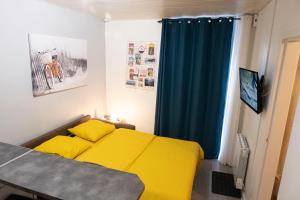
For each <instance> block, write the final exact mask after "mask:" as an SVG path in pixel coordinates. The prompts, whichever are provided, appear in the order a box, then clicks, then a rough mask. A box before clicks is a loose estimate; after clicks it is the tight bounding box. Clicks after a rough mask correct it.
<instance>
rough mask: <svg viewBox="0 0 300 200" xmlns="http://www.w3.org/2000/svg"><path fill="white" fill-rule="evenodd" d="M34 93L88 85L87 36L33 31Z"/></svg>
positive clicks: (32, 71) (31, 56) (35, 94)
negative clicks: (59, 35) (46, 34)
mask: <svg viewBox="0 0 300 200" xmlns="http://www.w3.org/2000/svg"><path fill="white" fill-rule="evenodd" d="M29 46H30V58H31V75H32V89H33V96H41V95H45V94H50V93H54V92H58V91H62V90H66V89H71V88H76V87H80V86H83V85H86V78H87V50H86V49H87V44H86V41H85V40H80V39H71V38H63V37H54V36H44V35H38V34H30V35H29Z"/></svg>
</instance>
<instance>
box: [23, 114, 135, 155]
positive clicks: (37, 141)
mask: <svg viewBox="0 0 300 200" xmlns="http://www.w3.org/2000/svg"><path fill="white" fill-rule="evenodd" d="M89 119H92V118H91V116H90V115H85V116H82V117H79V118H78V119H76V120H74V121H72V122H70V123H67V124H65V125H63V126H61V127H59V128H56V129H54V130H52V131H49V132H47V133H45V134H43V135H41V136H39V137H37V138H34V139H32V140H30V141H28V142H26V143H24V144H22V145H21V146H23V147H27V148H30V149H33V148H35V147H37V146H38V145H40V144H42V143H43V142H46V141H47V140H50V139H51V138H53V137H55V136H57V135H65V136H69V135H71V133H70V132H69V131H68V129H69V128H73V127H75V126H77V125H79V124H82V123H84V122H86V121H88V120H89ZM93 119H95V118H93ZM96 120H99V121H103V122H106V123H109V124H114V125H115V127H116V128H127V129H131V130H135V126H134V125H130V124H126V123H113V122H109V121H105V120H102V119H96Z"/></svg>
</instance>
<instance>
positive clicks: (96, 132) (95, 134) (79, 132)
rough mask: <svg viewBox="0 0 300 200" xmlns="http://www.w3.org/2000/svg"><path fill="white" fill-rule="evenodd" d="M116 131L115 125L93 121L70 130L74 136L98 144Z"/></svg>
mask: <svg viewBox="0 0 300 200" xmlns="http://www.w3.org/2000/svg"><path fill="white" fill-rule="evenodd" d="M114 130H115V126H114V125H112V124H108V123H105V122H102V121H99V120H93V119H91V120H89V121H87V122H84V123H82V124H80V125H78V126H75V127H74V128H70V129H68V131H70V132H71V133H72V134H74V135H76V136H78V137H81V138H83V139H86V140H89V141H92V142H96V141H97V140H99V139H100V138H102V137H103V136H105V135H107V134H109V133H111V132H113V131H114Z"/></svg>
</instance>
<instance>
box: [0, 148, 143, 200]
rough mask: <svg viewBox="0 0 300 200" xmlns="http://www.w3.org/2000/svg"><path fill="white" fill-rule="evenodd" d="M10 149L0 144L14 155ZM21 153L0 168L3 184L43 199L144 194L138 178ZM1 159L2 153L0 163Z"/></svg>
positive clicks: (130, 199) (121, 198) (120, 199)
mask: <svg viewBox="0 0 300 200" xmlns="http://www.w3.org/2000/svg"><path fill="white" fill-rule="evenodd" d="M13 147H14V146H12V145H11V146H10V145H7V144H4V143H0V149H1V148H2V149H5V148H8V149H10V152H14V151H13V150H12V149H13ZM17 149H20V147H16V151H17ZM21 149H23V150H24V149H25V150H24V151H25V155H24V156H21V157H19V158H17V159H15V160H14V161H12V162H9V163H7V164H6V165H4V166H2V167H0V181H1V182H2V183H4V184H7V185H11V186H15V187H17V188H20V189H23V190H25V191H30V192H33V193H35V194H37V195H39V196H42V197H45V198H49V199H65V200H82V199H85V200H95V199H97V200H102V199H103V200H135V199H139V197H140V195H141V194H142V192H143V190H144V184H143V183H142V182H141V180H140V179H139V177H138V176H137V175H134V174H130V173H125V172H121V171H117V170H112V169H108V168H105V167H103V166H100V165H95V164H89V163H82V162H78V161H74V160H69V159H64V158H62V157H58V156H55V155H50V154H44V153H40V152H36V151H31V152H28V151H26V150H29V149H26V148H22V147H21ZM19 151H20V150H19ZM26 152H27V153H26ZM1 156H3V153H2V154H0V160H2V157H1ZM3 157H5V158H6V157H8V156H7V155H4V156H3Z"/></svg>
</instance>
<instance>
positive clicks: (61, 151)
mask: <svg viewBox="0 0 300 200" xmlns="http://www.w3.org/2000/svg"><path fill="white" fill-rule="evenodd" d="M89 147H90V145H89V144H87V143H82V142H79V140H75V139H74V138H71V137H67V136H56V137H54V138H52V139H50V140H48V141H46V142H44V143H43V144H41V145H39V146H37V147H36V148H34V150H36V151H40V152H43V153H51V154H58V155H60V156H62V157H64V158H68V159H73V158H75V157H77V156H78V155H80V154H81V153H82V152H84V151H85V150H87V149H88V148H89Z"/></svg>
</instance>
